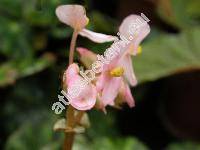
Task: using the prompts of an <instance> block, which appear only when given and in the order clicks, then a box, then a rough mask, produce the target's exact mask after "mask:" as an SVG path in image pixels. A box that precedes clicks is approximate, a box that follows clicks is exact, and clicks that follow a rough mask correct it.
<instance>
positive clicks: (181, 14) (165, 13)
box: [158, 0, 200, 29]
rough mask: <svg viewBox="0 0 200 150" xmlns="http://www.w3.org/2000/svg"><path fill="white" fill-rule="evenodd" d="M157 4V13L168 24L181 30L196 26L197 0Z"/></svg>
mask: <svg viewBox="0 0 200 150" xmlns="http://www.w3.org/2000/svg"><path fill="white" fill-rule="evenodd" d="M159 2H160V3H159V4H158V12H159V14H160V16H161V17H162V18H163V19H164V20H165V21H167V22H168V23H169V24H172V25H174V26H176V27H179V28H181V29H182V28H191V27H192V26H194V25H196V26H198V23H197V22H198V18H199V17H200V9H199V7H200V1H199V0H159Z"/></svg>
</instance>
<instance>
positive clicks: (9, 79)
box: [0, 53, 55, 87]
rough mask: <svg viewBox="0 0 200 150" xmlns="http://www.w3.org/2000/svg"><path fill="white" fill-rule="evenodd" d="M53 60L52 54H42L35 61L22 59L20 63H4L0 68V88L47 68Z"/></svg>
mask: <svg viewBox="0 0 200 150" xmlns="http://www.w3.org/2000/svg"><path fill="white" fill-rule="evenodd" d="M54 61H55V58H54V56H53V55H52V54H50V53H47V54H44V55H43V56H42V57H40V58H39V59H37V60H30V59H26V58H25V59H24V60H23V61H20V62H14V61H11V62H6V63H4V64H1V66H0V87H1V86H6V85H8V84H12V83H14V82H15V81H16V80H17V79H18V78H22V77H25V76H29V75H32V74H34V73H37V72H40V71H42V70H43V69H45V68H47V67H49V66H50V65H51V64H52V63H53V62H54Z"/></svg>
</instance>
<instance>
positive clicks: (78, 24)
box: [56, 5, 88, 30]
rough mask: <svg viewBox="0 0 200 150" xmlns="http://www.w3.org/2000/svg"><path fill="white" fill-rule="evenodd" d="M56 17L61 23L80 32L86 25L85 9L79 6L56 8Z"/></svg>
mask: <svg viewBox="0 0 200 150" xmlns="http://www.w3.org/2000/svg"><path fill="white" fill-rule="evenodd" d="M56 15H57V17H58V19H59V20H60V21H61V22H63V23H65V24H67V25H69V26H71V27H72V28H74V29H77V30H82V29H83V28H84V27H85V26H86V25H87V23H88V18H87V16H86V13H85V9H84V7H83V6H81V5H61V6H58V7H57V8H56Z"/></svg>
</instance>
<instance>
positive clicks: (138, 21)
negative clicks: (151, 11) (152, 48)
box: [119, 15, 150, 55]
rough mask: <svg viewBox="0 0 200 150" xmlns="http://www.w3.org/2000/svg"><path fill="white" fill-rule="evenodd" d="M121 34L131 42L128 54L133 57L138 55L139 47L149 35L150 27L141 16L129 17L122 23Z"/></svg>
mask: <svg viewBox="0 0 200 150" xmlns="http://www.w3.org/2000/svg"><path fill="white" fill-rule="evenodd" d="M119 32H120V34H121V35H122V36H124V37H125V38H127V39H129V40H130V41H131V42H130V43H129V44H128V46H126V49H127V50H128V51H127V52H129V53H130V54H131V55H136V54H137V53H138V50H140V47H139V45H140V43H141V41H142V40H143V39H144V38H145V37H146V36H147V35H148V34H149V32H150V27H149V25H148V23H147V22H145V20H144V19H143V18H142V17H141V16H138V15H129V16H127V17H126V18H125V19H124V20H123V21H122V23H121V25H120V27H119ZM131 37H132V38H131ZM130 38H131V39H130Z"/></svg>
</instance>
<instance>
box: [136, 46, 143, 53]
mask: <svg viewBox="0 0 200 150" xmlns="http://www.w3.org/2000/svg"><path fill="white" fill-rule="evenodd" d="M137 53H138V54H140V53H142V46H138V49H137Z"/></svg>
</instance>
